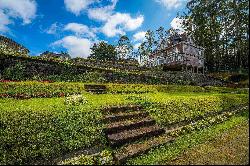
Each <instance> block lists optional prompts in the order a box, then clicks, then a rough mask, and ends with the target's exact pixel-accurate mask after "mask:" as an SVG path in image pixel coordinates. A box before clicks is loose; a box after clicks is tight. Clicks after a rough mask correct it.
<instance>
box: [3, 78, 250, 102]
mask: <svg viewBox="0 0 250 166" xmlns="http://www.w3.org/2000/svg"><path fill="white" fill-rule="evenodd" d="M85 84H86V83H85ZM102 85H106V86H107V92H108V93H148V92H165V93H176V92H177V93H191V92H201V93H206V92H213V93H245V94H246V93H248V90H247V89H234V88H227V87H211V86H210V87H209V86H207V87H200V86H180V85H145V84H102ZM84 92H85V89H84V83H80V82H77V83H70V82H53V83H48V82H37V81H25V82H0V98H1V97H2V98H6V97H15V98H31V97H63V96H68V95H71V94H80V93H84Z"/></svg>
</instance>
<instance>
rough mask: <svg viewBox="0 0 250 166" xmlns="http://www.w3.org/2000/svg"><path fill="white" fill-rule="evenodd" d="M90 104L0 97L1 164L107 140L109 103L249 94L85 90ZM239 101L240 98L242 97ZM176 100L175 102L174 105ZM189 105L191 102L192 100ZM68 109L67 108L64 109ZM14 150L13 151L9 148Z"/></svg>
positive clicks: (23, 160) (48, 99) (19, 161)
mask: <svg viewBox="0 0 250 166" xmlns="http://www.w3.org/2000/svg"><path fill="white" fill-rule="evenodd" d="M84 96H85V97H86V99H87V101H88V103H87V104H84V105H80V106H79V107H78V109H77V110H74V111H73V110H67V107H66V106H65V105H64V98H33V99H26V100H17V99H0V110H1V111H0V122H1V124H0V125H1V127H2V128H0V132H2V133H3V134H2V135H0V143H1V144H2V145H4V146H1V147H0V152H1V153H0V158H2V159H1V160H2V161H1V160H0V161H1V162H0V163H12V164H13V163H27V162H29V161H31V160H33V159H35V158H39V157H45V158H47V157H49V156H55V154H57V155H60V153H61V152H63V151H68V150H73V149H77V148H83V147H86V146H92V145H95V143H96V142H100V143H101V140H102V139H104V137H103V135H102V134H101V130H102V125H101V124H100V119H101V112H100V110H99V109H98V108H100V107H101V106H105V105H106V106H107V105H116V104H126V103H135V102H136V100H127V99H129V98H128V97H131V96H135V97H139V98H147V100H148V101H151V102H155V101H157V102H159V104H160V103H165V102H166V101H169V100H172V101H177V102H182V100H183V99H185V98H186V99H187V100H190V101H191V100H195V99H198V98H200V97H201V98H204V99H205V98H209V97H213V96H215V97H218V96H220V97H221V98H225V97H227V96H231V98H235V97H236V98H237V96H238V97H239V99H241V97H240V96H243V97H244V98H245V97H246V96H247V95H246V94H238V95H237V94H234V95H232V94H211V93H206V94H202V93H201V94H199V95H197V94H196V93H188V94H187V93H169V94H168V93H148V94H102V95H91V94H87V93H84ZM239 101H240V100H239ZM174 103H175V102H173V103H172V104H173V106H175V105H174ZM190 105H192V103H191V102H190ZM65 110H66V111H65ZM10 149H11V150H10ZM1 154H4V155H5V156H1Z"/></svg>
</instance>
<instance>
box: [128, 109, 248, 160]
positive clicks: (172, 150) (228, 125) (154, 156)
mask: <svg viewBox="0 0 250 166" xmlns="http://www.w3.org/2000/svg"><path fill="white" fill-rule="evenodd" d="M248 116H249V114H248V112H245V113H244V114H242V115H239V116H234V117H232V118H230V119H229V120H227V121H225V122H223V123H221V124H218V125H214V126H211V127H209V128H206V129H203V130H200V131H195V132H192V133H190V134H185V135H183V136H181V137H179V138H177V140H176V141H175V142H174V143H173V144H166V145H164V146H161V147H159V148H156V149H153V150H151V151H150V152H149V153H147V154H145V155H141V156H139V157H136V158H133V159H130V160H129V161H128V162H127V164H133V165H135V164H136V165H147V164H149V165H152V164H166V163H168V162H169V161H171V160H173V159H175V158H176V157H177V156H178V155H180V154H182V153H183V152H184V151H186V150H188V149H190V148H192V147H195V146H197V145H199V144H202V143H205V142H207V141H211V140H214V139H215V138H217V137H218V135H220V134H222V133H224V132H227V131H229V130H231V129H233V128H234V127H236V126H237V125H239V124H242V125H247V124H248V123H247V122H248Z"/></svg>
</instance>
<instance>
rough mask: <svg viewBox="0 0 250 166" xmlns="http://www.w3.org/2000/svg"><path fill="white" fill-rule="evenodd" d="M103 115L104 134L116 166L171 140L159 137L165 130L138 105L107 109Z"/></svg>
mask: <svg viewBox="0 0 250 166" xmlns="http://www.w3.org/2000/svg"><path fill="white" fill-rule="evenodd" d="M103 113H104V119H103V121H104V123H105V129H104V132H105V134H106V137H107V139H108V142H109V146H110V147H111V148H113V150H114V158H115V160H116V162H117V163H118V164H121V163H123V162H125V161H126V160H127V159H128V158H130V157H134V156H137V155H139V154H142V153H145V152H147V151H148V150H150V149H151V148H153V147H156V146H159V145H160V144H163V143H167V142H169V141H171V140H172V138H166V137H165V136H164V137H161V136H162V135H163V134H164V133H165V130H164V129H163V128H160V127H159V126H157V125H156V122H155V120H153V119H151V118H150V117H149V114H148V112H146V111H144V110H143V108H142V107H141V106H139V105H127V106H114V107H109V108H105V109H103Z"/></svg>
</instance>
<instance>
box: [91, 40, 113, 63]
mask: <svg viewBox="0 0 250 166" xmlns="http://www.w3.org/2000/svg"><path fill="white" fill-rule="evenodd" d="M90 49H91V54H90V56H89V58H93V59H98V60H116V59H117V58H116V55H117V52H116V50H115V47H114V46H113V45H110V44H108V43H105V42H104V41H101V42H100V43H98V44H96V43H95V44H94V45H93V47H91V48H90Z"/></svg>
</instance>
